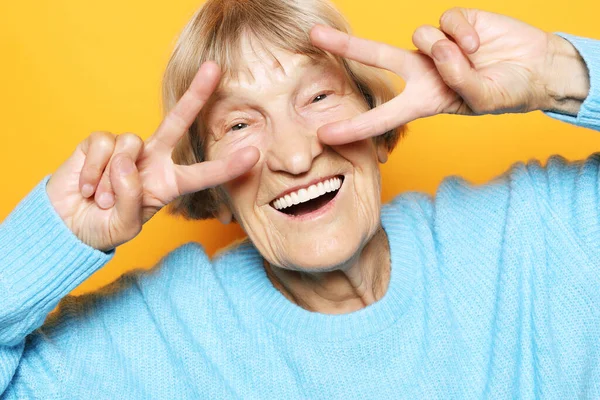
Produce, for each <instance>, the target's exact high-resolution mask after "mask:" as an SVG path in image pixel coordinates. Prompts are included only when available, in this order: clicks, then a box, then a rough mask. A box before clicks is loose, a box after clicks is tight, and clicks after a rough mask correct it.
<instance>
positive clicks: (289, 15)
mask: <svg viewBox="0 0 600 400" xmlns="http://www.w3.org/2000/svg"><path fill="white" fill-rule="evenodd" d="M315 24H322V25H328V26H331V27H333V28H336V29H338V30H340V31H343V32H346V33H350V26H349V25H348V23H347V22H346V20H345V19H344V17H343V16H342V15H341V14H340V13H339V12H338V11H337V10H336V9H335V8H334V7H333V6H332V5H331V4H330V3H329V2H328V1H327V0H208V1H207V2H206V3H205V4H204V5H203V6H202V7H201V8H200V9H199V10H198V11H197V12H196V13H195V14H194V16H193V17H192V18H191V20H190V21H189V22H188V23H187V25H186V26H185V28H184V29H183V31H182V33H181V35H180V36H179V38H178V40H177V43H176V45H175V49H174V50H173V53H172V55H171V58H170V60H169V63H168V64H167V67H166V70H165V73H164V76H163V82H162V100H163V114H164V115H166V114H167V113H168V111H169V110H171V108H173V107H174V106H175V104H176V103H177V101H178V100H179V99H180V98H181V97H182V96H183V94H184V93H185V91H186V90H187V88H188V87H189V85H190V84H191V82H192V79H193V77H194V75H195V74H196V72H197V71H198V69H199V68H200V65H201V64H202V63H203V62H205V61H207V60H213V61H216V62H217V64H218V65H219V66H220V68H221V71H222V73H223V78H225V77H228V76H229V77H235V75H236V74H237V73H238V72H239V71H240V69H241V68H244V61H243V59H242V57H241V55H240V47H241V41H242V40H241V39H242V37H243V35H245V34H250V35H251V36H252V37H253V38H255V39H257V40H258V41H259V42H260V43H263V44H265V43H268V44H269V45H273V46H275V47H276V48H279V49H282V50H287V51H289V52H292V53H299V54H304V55H307V56H309V57H311V58H325V57H331V55H330V54H328V53H326V52H324V51H323V50H321V49H319V48H317V47H315V46H313V45H312V43H311V41H310V38H309V32H310V29H311V28H312V27H313V26H314V25H315ZM265 47H266V49H268V46H265ZM333 58H334V59H335V60H337V62H338V63H339V64H340V65H343V66H344V68H343V69H344V71H345V72H346V74H347V76H348V78H349V79H350V82H351V83H353V84H354V85H355V89H356V90H358V91H359V92H360V93H361V94H362V95H363V97H364V99H365V101H366V103H367V104H368V106H369V107H370V108H373V107H376V106H378V105H379V104H382V103H384V102H386V101H388V100H391V99H392V98H393V97H394V96H395V94H396V93H395V90H394V88H393V86H392V84H391V83H390V82H389V81H388V80H387V78H386V77H385V75H384V74H383V73H382V71H380V70H378V69H376V68H373V67H368V66H365V65H363V64H360V63H357V62H355V61H352V60H347V59H342V58H340V57H333ZM404 132H405V127H404V126H402V127H400V128H397V129H394V130H392V131H389V132H386V133H385V134H383V135H380V136H378V137H376V138H375V141H376V143H381V142H382V141H383V144H384V145H385V146H386V148H387V150H388V151H391V150H392V149H393V148H394V147H395V146H396V143H397V141H398V139H399V137H400V136H401V135H402V134H403V133H404ZM207 133H208V132H207V129H206V127H205V126H204V124H203V121H202V118H201V115H199V116H198V118H197V119H196V121H195V122H194V123H193V124H192V125H191V126H190V128H189V129H188V131H187V132H186V133H185V134H184V136H183V137H182V138H181V140H180V141H179V143H178V144H177V146H176V147H175V149H174V151H173V155H172V158H173V161H174V162H175V163H176V164H180V165H191V164H194V163H198V162H202V161H204V160H205V154H204V150H205V139H206V136H207ZM220 197H221V196H219V193H218V190H217V189H216V188H211V189H206V190H202V191H199V192H195V193H190V194H186V195H183V196H180V197H178V198H177V199H175V200H174V201H173V202H171V203H170V204H169V206H168V207H167V212H168V213H169V214H171V215H181V216H183V217H184V218H186V219H207V218H213V217H214V216H215V213H216V211H217V209H218V206H219V201H220Z"/></svg>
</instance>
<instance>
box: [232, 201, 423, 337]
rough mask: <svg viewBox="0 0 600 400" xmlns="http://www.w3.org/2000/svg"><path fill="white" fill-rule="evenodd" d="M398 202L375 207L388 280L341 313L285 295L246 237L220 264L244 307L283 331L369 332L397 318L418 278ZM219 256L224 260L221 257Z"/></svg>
mask: <svg viewBox="0 0 600 400" xmlns="http://www.w3.org/2000/svg"><path fill="white" fill-rule="evenodd" d="M400 209H401V207H399V205H398V204H396V205H395V206H392V205H390V204H386V205H384V206H383V207H382V210H381V224H382V227H383V229H384V230H385V232H386V234H387V237H388V240H389V245H390V257H391V271H390V281H389V283H388V288H387V291H386V293H385V295H384V296H383V297H382V298H380V299H379V300H378V301H376V302H375V303H372V304H370V305H368V306H367V307H365V308H362V309H360V310H357V311H353V312H350V313H346V314H323V313H319V312H313V311H309V310H306V309H304V308H302V307H300V306H298V305H297V304H294V303H292V302H291V301H290V300H288V299H287V298H286V297H285V296H284V295H283V294H282V293H281V292H280V291H279V290H278V289H277V288H275V287H274V286H273V284H272V282H271V281H270V280H269V278H268V276H267V274H266V271H265V269H264V266H263V258H262V256H261V254H260V253H259V252H258V250H257V249H256V248H255V247H254V246H253V245H252V243H251V242H250V241H249V240H248V239H246V240H244V241H242V242H241V243H240V244H238V245H237V246H236V247H235V248H233V249H230V250H229V251H227V252H226V253H227V256H226V257H225V258H226V259H227V261H226V264H228V265H229V266H231V268H233V269H234V270H235V275H236V278H235V279H234V281H235V283H234V286H235V291H236V292H240V293H238V294H239V296H235V297H236V298H237V299H238V300H239V302H240V306H241V307H243V308H245V311H247V312H250V313H253V314H258V315H259V318H264V319H266V320H267V321H268V322H270V323H272V324H273V325H275V326H276V327H277V328H278V329H279V330H281V331H283V333H286V334H288V335H296V336H300V337H302V338H304V339H308V340H316V341H327V342H334V341H344V340H349V339H357V338H361V337H365V336H368V335H372V334H374V333H377V332H380V331H382V330H385V329H386V328H388V327H390V326H391V325H393V324H394V323H395V322H396V321H398V320H399V319H400V318H401V317H402V316H403V315H404V313H405V311H406V309H407V307H408V306H409V305H410V304H411V301H410V300H411V298H412V296H413V295H414V288H415V286H416V283H417V281H416V280H417V279H418V272H419V269H418V267H419V265H420V264H419V262H418V257H417V254H418V247H417V245H416V244H417V243H416V240H417V239H416V237H415V232H414V229H411V224H410V221H409V217H410V216H409V215H406V214H403V213H401V212H400ZM223 261H224V260H223Z"/></svg>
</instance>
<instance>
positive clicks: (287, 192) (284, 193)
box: [269, 174, 344, 208]
mask: <svg viewBox="0 0 600 400" xmlns="http://www.w3.org/2000/svg"><path fill="white" fill-rule="evenodd" d="M336 176H342V177H343V176H344V175H342V174H333V175H328V176H326V177H324V178H316V179H313V180H312V181H310V182H308V183H307V184H304V185H298V186H294V187H292V188H290V189H287V190H285V191H284V192H281V193H280V194H278V195H277V196H275V197H273V198H272V199H271V201H270V202H269V204H270V205H271V206H273V202H274V201H275V200H277V199H279V198H281V197H283V196H285V195H286V194H290V193H292V192H295V191H296V190H300V189H308V188H309V187H310V185H314V184H317V183H319V182H325V181H326V180H328V179H331V178H335V177H336ZM336 197H337V196H336ZM273 208H275V207H273Z"/></svg>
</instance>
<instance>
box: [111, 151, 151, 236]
mask: <svg viewBox="0 0 600 400" xmlns="http://www.w3.org/2000/svg"><path fill="white" fill-rule="evenodd" d="M110 182H111V184H112V186H113V190H114V192H115V206H114V209H115V213H116V215H115V217H116V220H117V221H118V223H119V225H118V226H119V227H121V228H122V229H124V230H125V232H123V233H125V234H133V235H134V236H135V235H136V234H137V233H138V232H139V230H140V229H141V226H142V193H143V192H142V190H143V188H142V181H141V179H140V174H139V171H138V169H137V167H136V165H135V163H134V162H133V161H132V160H131V158H130V157H129V155H127V154H125V153H122V154H119V155H116V156H115V158H114V159H113V162H112V165H111V169H110Z"/></svg>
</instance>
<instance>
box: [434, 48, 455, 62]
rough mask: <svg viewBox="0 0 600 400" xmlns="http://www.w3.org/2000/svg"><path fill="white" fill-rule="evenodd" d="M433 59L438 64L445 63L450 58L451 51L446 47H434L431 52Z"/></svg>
mask: <svg viewBox="0 0 600 400" xmlns="http://www.w3.org/2000/svg"><path fill="white" fill-rule="evenodd" d="M431 54H432V55H433V58H435V59H436V60H437V61H440V62H446V61H448V60H449V59H450V58H451V57H452V50H450V49H449V48H448V47H446V46H436V47H435V48H433V49H432V50H431Z"/></svg>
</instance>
